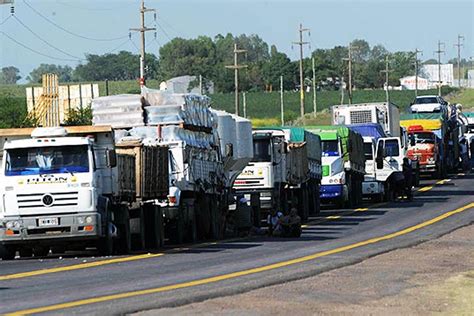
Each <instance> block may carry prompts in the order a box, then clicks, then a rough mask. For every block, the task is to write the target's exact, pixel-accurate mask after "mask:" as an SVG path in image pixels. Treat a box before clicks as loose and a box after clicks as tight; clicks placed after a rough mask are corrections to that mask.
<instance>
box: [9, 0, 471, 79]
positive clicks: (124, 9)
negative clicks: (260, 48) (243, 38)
mask: <svg viewBox="0 0 474 316" xmlns="http://www.w3.org/2000/svg"><path fill="white" fill-rule="evenodd" d="M3 1H5V0H3ZM1 2H2V0H0V3H1ZM145 3H146V6H147V7H148V8H154V9H156V10H157V20H156V23H155V21H154V16H153V13H147V15H146V25H147V26H148V27H155V25H156V28H157V32H156V39H155V35H154V32H148V33H147V52H150V53H154V54H156V55H158V49H159V47H160V46H162V45H164V44H165V43H167V42H168V41H170V39H172V38H174V37H183V38H195V37H197V36H199V35H207V36H211V37H214V36H215V35H217V34H226V33H229V32H230V33H232V34H234V35H237V34H242V33H245V34H257V35H258V36H260V37H261V38H263V39H264V40H265V41H266V42H267V43H268V44H269V45H276V47H277V48H278V50H279V51H283V52H285V53H286V54H288V56H289V57H290V58H291V59H292V60H296V59H297V58H298V56H299V51H298V49H297V47H296V46H294V45H292V42H294V41H297V40H298V36H299V35H298V28H299V24H300V23H302V24H303V27H305V28H309V29H310V34H308V33H305V35H304V40H305V41H308V42H310V45H308V46H306V47H305V55H306V56H307V55H308V54H309V53H310V51H312V50H315V49H318V48H332V47H334V46H337V45H341V46H346V45H347V44H348V43H349V42H351V41H352V40H354V39H365V40H366V41H368V42H369V44H370V45H371V46H373V45H376V44H382V45H383V46H385V48H387V49H388V50H389V51H414V50H415V49H416V48H418V49H420V50H422V51H423V53H422V54H423V55H422V56H420V58H421V59H423V60H427V59H431V58H437V55H436V54H435V53H434V51H436V50H437V48H438V47H437V45H438V41H441V42H443V43H444V44H445V45H444V46H443V49H444V50H445V54H444V55H442V58H441V60H442V62H446V61H448V60H449V59H451V58H454V57H456V56H457V48H456V47H455V46H454V44H455V43H456V42H457V37H458V35H459V34H460V35H462V36H464V41H463V44H464V46H463V47H462V49H461V56H462V57H464V58H470V57H474V0H453V1H449V0H444V1H441V0H398V1H395V0H389V1H384V0H363V1H358V0H353V1H349V0H294V1H292V0H146V2H145ZM14 6H15V14H14V16H11V14H10V5H9V4H7V5H0V68H2V67H7V66H15V67H17V68H19V69H20V75H21V76H22V78H23V79H22V80H21V82H25V78H26V77H27V76H28V74H29V73H30V71H31V70H33V69H34V68H36V67H37V66H39V64H41V63H48V64H60V65H70V66H72V67H74V66H76V65H77V64H79V63H81V62H82V63H84V58H85V54H104V53H108V52H118V51H120V50H128V51H131V52H134V53H138V52H139V45H140V42H139V35H138V34H136V33H133V34H132V37H131V39H129V38H128V35H129V29H130V28H134V27H135V28H136V27H139V25H140V17H139V13H138V10H139V6H140V0H15V5H14ZM35 11H36V12H35ZM41 15H42V16H41ZM48 21H49V22H48ZM53 23H54V24H55V25H53ZM71 33H73V34H71ZM99 40H100V41H99ZM292 46H293V47H292ZM31 49H32V50H34V52H33V51H31ZM137 67H138V61H137Z"/></svg>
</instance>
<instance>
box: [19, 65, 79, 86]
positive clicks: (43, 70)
mask: <svg viewBox="0 0 474 316" xmlns="http://www.w3.org/2000/svg"><path fill="white" fill-rule="evenodd" d="M48 73H51V74H56V75H58V80H59V82H70V81H72V73H73V69H72V68H71V67H70V66H61V65H54V64H41V65H39V67H37V68H35V69H33V70H32V71H31V72H30V75H29V76H28V77H26V80H28V81H29V82H30V83H41V81H42V76H43V75H44V74H48Z"/></svg>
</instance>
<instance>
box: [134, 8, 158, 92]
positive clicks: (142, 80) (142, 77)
mask: <svg viewBox="0 0 474 316" xmlns="http://www.w3.org/2000/svg"><path fill="white" fill-rule="evenodd" d="M145 12H155V9H148V8H146V7H145V0H142V4H141V7H140V24H141V27H140V28H131V29H130V31H138V32H140V33H141V53H140V86H144V85H145V84H146V81H145V32H148V31H155V30H156V28H154V27H146V26H145Z"/></svg>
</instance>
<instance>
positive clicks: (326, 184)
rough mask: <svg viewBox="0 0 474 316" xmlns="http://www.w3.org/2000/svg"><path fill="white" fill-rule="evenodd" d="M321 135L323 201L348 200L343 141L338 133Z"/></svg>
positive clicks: (321, 195)
mask: <svg viewBox="0 0 474 316" xmlns="http://www.w3.org/2000/svg"><path fill="white" fill-rule="evenodd" d="M333 134H334V135H332V134H328V133H326V134H321V135H320V136H321V147H322V165H323V178H322V179H321V194H320V197H321V199H333V198H339V197H341V198H343V199H344V200H347V196H348V190H347V186H346V185H345V184H346V173H345V170H344V159H343V156H342V155H343V153H342V144H341V139H340V138H339V137H338V136H337V134H336V133H333Z"/></svg>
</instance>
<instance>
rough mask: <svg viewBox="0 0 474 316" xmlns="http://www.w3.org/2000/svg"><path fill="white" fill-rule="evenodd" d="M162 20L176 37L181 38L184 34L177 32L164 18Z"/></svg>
mask: <svg viewBox="0 0 474 316" xmlns="http://www.w3.org/2000/svg"><path fill="white" fill-rule="evenodd" d="M160 20H161V21H163V22H164V23H165V24H166V25H167V26H168V27H169V28H170V29H171V30H172V31H173V32H174V33H175V34H176V35H178V36H180V34H181V33H182V32H179V31H177V30H176V29H175V28H174V27H173V26H172V25H171V24H170V23H168V22H167V21H166V20H165V19H163V17H162V16H160Z"/></svg>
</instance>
